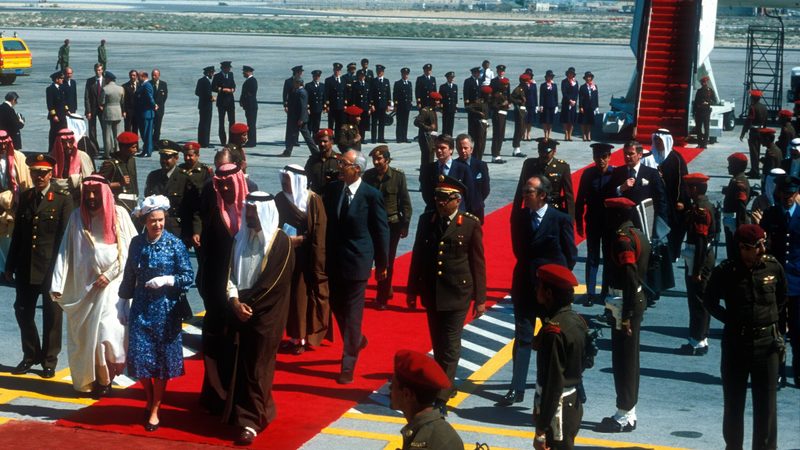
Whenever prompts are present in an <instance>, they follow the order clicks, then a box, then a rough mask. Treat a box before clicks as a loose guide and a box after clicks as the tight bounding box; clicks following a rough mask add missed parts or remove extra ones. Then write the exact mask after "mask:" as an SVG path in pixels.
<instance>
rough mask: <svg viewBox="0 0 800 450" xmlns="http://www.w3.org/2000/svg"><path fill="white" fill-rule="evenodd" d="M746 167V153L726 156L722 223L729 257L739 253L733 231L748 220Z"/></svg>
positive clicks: (748, 187) (748, 196) (731, 257)
mask: <svg viewBox="0 0 800 450" xmlns="http://www.w3.org/2000/svg"><path fill="white" fill-rule="evenodd" d="M746 169H747V155H745V154H744V153H741V152H736V153H732V154H731V155H729V156H728V174H729V175H730V176H731V179H730V181H729V182H728V186H726V187H724V188H722V195H724V198H723V200H722V225H723V228H724V230H725V248H726V249H727V255H728V258H729V259H733V258H736V256H737V255H738V254H739V251H738V248H737V246H736V244H735V243H734V242H733V233H735V232H736V229H737V228H739V226H741V225H743V224H745V223H747V222H748V215H747V204H748V203H749V202H750V181H748V179H747V175H746V174H745V173H744V171H745V170H746Z"/></svg>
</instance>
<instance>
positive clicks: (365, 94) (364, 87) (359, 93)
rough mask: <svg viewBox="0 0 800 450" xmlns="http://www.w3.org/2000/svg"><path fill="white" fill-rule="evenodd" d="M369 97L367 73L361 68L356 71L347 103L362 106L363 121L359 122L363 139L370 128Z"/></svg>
mask: <svg viewBox="0 0 800 450" xmlns="http://www.w3.org/2000/svg"><path fill="white" fill-rule="evenodd" d="M369 97H370V93H369V83H367V74H366V73H365V72H364V71H363V70H359V71H358V72H357V73H356V81H354V82H353V85H352V86H351V87H350V96H349V97H348V101H347V104H348V105H355V106H358V107H359V108H361V111H362V112H361V121H359V122H358V134H360V135H361V138H362V140H363V139H364V137H365V136H366V135H367V129H368V128H369V116H370V104H369Z"/></svg>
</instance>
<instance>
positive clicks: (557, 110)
mask: <svg viewBox="0 0 800 450" xmlns="http://www.w3.org/2000/svg"><path fill="white" fill-rule="evenodd" d="M559 111H561V109H559V108H558V106H556V111H555V113H554V114H558V112H559Z"/></svg>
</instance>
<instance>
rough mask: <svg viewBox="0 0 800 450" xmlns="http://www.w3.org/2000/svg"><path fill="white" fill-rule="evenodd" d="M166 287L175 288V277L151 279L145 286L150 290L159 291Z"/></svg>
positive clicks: (164, 276)
mask: <svg viewBox="0 0 800 450" xmlns="http://www.w3.org/2000/svg"><path fill="white" fill-rule="evenodd" d="M165 286H175V277H174V276H173V275H162V276H160V277H155V278H151V279H150V280H149V281H148V282H146V283H145V284H144V287H146V288H148V289H158V288H162V287H165Z"/></svg>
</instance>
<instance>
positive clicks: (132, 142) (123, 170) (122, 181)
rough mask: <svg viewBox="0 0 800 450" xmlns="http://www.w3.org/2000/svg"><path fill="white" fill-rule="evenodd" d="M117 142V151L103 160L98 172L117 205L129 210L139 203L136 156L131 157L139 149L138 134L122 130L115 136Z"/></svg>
mask: <svg viewBox="0 0 800 450" xmlns="http://www.w3.org/2000/svg"><path fill="white" fill-rule="evenodd" d="M117 143H118V144H117V147H118V150H117V152H116V153H114V154H113V155H111V159H107V160H105V161H103V165H102V166H100V170H99V171H98V173H100V175H102V176H104V177H105V178H106V180H108V184H109V186H110V187H111V192H112V193H113V194H114V200H115V201H116V202H117V205H119V206H122V207H123V208H125V209H126V210H127V211H128V212H131V211H133V209H134V208H136V206H137V205H138V204H139V182H138V181H137V178H136V158H134V157H133V155H135V154H136V152H137V151H139V136H138V135H137V134H136V133H133V132H130V131H123V132H122V133H120V135H119V136H117Z"/></svg>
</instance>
